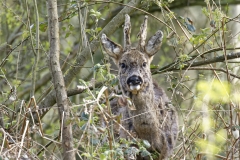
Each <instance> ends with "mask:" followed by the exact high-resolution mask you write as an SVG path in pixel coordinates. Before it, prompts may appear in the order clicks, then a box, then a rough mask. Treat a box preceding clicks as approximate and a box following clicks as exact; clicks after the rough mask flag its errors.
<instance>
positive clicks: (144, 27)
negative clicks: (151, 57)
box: [139, 16, 148, 51]
mask: <svg viewBox="0 0 240 160" xmlns="http://www.w3.org/2000/svg"><path fill="white" fill-rule="evenodd" d="M147 19H148V16H145V17H144V21H143V24H142V25H141V27H140V33H139V34H140V35H139V36H140V41H139V47H140V50H142V51H143V50H144V47H145V44H146V42H145V41H146V38H147Z"/></svg>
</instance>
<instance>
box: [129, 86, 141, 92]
mask: <svg viewBox="0 0 240 160" xmlns="http://www.w3.org/2000/svg"><path fill="white" fill-rule="evenodd" d="M139 89H140V85H130V90H131V91H133V92H136V91H138V90H139Z"/></svg>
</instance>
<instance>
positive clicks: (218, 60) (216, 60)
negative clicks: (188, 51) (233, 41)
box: [153, 52, 240, 74]
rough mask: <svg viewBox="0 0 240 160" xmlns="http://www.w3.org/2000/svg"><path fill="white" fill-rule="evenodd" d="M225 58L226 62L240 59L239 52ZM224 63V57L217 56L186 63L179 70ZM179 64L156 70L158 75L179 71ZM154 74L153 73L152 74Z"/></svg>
mask: <svg viewBox="0 0 240 160" xmlns="http://www.w3.org/2000/svg"><path fill="white" fill-rule="evenodd" d="M226 58H227V59H228V60H230V59H235V58H240V52H236V53H229V54H227V55H226ZM224 61H225V56H224V55H223V56H217V57H215V58H211V59H207V60H203V61H198V62H193V63H189V62H187V63H186V64H185V66H184V68H181V69H182V70H186V69H188V68H189V67H197V66H203V65H207V64H212V63H217V62H224ZM178 63H179V62H175V64H172V66H169V68H165V67H163V68H160V69H159V70H158V73H162V72H167V71H174V70H181V69H180V68H178V66H177V64H178ZM153 74H155V73H153Z"/></svg>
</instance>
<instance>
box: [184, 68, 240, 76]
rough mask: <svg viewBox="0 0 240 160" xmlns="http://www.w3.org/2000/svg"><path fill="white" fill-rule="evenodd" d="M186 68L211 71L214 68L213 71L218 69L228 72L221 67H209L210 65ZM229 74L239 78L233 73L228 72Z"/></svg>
mask: <svg viewBox="0 0 240 160" xmlns="http://www.w3.org/2000/svg"><path fill="white" fill-rule="evenodd" d="M188 70H212V71H213V70H214V71H220V72H224V73H229V72H227V71H226V70H224V69H222V68H210V67H190V68H188ZM229 75H230V76H232V77H235V78H238V79H240V77H239V76H237V75H235V74H232V73H229Z"/></svg>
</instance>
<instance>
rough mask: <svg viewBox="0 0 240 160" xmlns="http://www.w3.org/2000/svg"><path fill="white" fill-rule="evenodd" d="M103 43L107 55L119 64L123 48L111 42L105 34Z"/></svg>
mask: <svg viewBox="0 0 240 160" xmlns="http://www.w3.org/2000/svg"><path fill="white" fill-rule="evenodd" d="M101 42H102V46H103V48H104V50H105V51H106V52H107V54H108V55H109V56H110V57H111V58H112V59H113V60H114V62H115V63H117V62H118V60H119V58H120V57H121V54H122V52H123V49H122V46H121V45H119V44H117V43H114V42H113V41H111V40H110V39H109V38H108V37H107V36H106V35H105V34H102V37H101Z"/></svg>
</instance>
